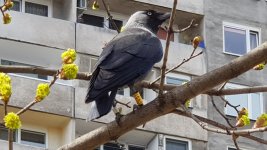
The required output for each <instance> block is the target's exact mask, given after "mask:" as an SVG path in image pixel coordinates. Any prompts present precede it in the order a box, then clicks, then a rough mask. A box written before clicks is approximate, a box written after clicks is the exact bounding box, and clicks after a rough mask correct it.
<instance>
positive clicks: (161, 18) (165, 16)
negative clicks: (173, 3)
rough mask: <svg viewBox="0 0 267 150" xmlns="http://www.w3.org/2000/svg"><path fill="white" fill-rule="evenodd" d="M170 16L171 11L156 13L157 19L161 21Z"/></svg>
mask: <svg viewBox="0 0 267 150" xmlns="http://www.w3.org/2000/svg"><path fill="white" fill-rule="evenodd" d="M170 17H171V13H158V19H159V20H160V21H162V22H164V21H165V20H168V19H170Z"/></svg>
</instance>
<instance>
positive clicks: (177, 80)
mask: <svg viewBox="0 0 267 150" xmlns="http://www.w3.org/2000/svg"><path fill="white" fill-rule="evenodd" d="M188 81H190V77H189V76H186V75H181V74H174V73H168V74H167V75H166V79H165V83H166V84H171V85H182V84H184V83H186V82H188ZM189 107H193V105H192V103H191V102H190V105H189Z"/></svg>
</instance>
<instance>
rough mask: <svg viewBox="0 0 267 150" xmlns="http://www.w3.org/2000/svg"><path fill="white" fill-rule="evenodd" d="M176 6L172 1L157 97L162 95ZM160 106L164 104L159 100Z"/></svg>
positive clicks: (175, 2)
mask: <svg viewBox="0 0 267 150" xmlns="http://www.w3.org/2000/svg"><path fill="white" fill-rule="evenodd" d="M176 6H177V0H174V1H173V7H172V12H171V17H170V21H169V26H168V32H167V38H166V46H165V51H164V52H165V53H164V56H163V64H162V67H161V76H160V86H159V87H160V88H159V96H160V97H161V96H162V94H163V85H164V81H165V70H166V64H167V60H168V54H169V47H170V39H171V34H172V33H173V31H172V26H173V22H174V17H175V12H176ZM159 102H160V104H162V103H164V102H163V101H162V100H161V99H160V101H159Z"/></svg>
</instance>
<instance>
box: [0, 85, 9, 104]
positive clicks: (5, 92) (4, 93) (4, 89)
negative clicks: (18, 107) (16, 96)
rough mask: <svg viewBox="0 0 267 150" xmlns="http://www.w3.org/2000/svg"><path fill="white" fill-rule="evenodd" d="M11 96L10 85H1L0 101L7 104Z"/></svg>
mask: <svg viewBox="0 0 267 150" xmlns="http://www.w3.org/2000/svg"><path fill="white" fill-rule="evenodd" d="M11 94H12V91H11V85H10V84H1V85H0V99H1V100H3V101H4V102H6V103H7V102H8V101H9V98H10V96H11Z"/></svg>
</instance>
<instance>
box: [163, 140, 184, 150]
mask: <svg viewBox="0 0 267 150" xmlns="http://www.w3.org/2000/svg"><path fill="white" fill-rule="evenodd" d="M166 150H188V142H185V141H177V140H172V139H166Z"/></svg>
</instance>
